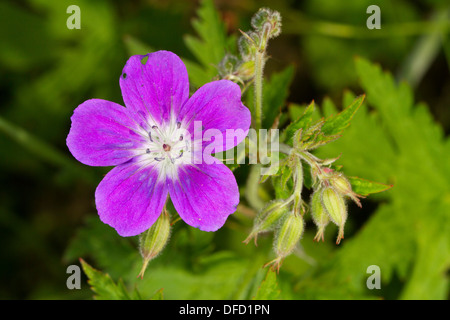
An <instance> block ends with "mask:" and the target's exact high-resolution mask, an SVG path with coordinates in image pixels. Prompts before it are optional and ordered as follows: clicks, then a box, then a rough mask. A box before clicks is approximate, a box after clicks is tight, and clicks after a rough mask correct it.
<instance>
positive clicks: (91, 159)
mask: <svg viewBox="0 0 450 320" xmlns="http://www.w3.org/2000/svg"><path fill="white" fill-rule="evenodd" d="M120 87H121V90H122V96H123V99H124V102H125V105H126V108H125V107H122V106H121V105H119V104H116V103H114V102H110V101H106V100H100V99H91V100H88V101H85V102H84V103H82V104H81V105H79V106H78V107H77V108H76V109H75V111H74V114H73V116H72V118H71V120H72V126H71V129H70V132H69V135H68V137H67V146H68V147H69V150H70V152H71V153H72V154H73V156H74V157H75V158H76V159H77V160H78V161H80V162H82V163H84V164H87V165H90V166H116V167H115V168H113V169H112V170H111V171H110V172H109V173H108V174H107V175H106V176H105V177H104V179H103V180H102V181H101V182H100V184H99V185H98V187H97V190H96V192H95V202H96V206H97V210H98V213H99V216H100V219H101V220H102V221H103V222H104V223H107V224H109V225H110V226H112V227H113V228H115V229H116V230H117V232H118V233H119V234H120V235H121V236H134V235H137V234H140V233H142V232H144V231H145V230H147V229H148V228H150V226H151V225H152V224H153V223H154V222H155V221H156V220H157V218H158V216H159V215H160V214H161V212H162V209H163V206H164V204H165V202H166V200H167V196H168V195H169V194H170V198H171V200H172V202H173V205H174V206H175V209H176V210H177V212H178V214H179V215H180V217H181V218H182V219H183V220H184V221H185V222H186V223H187V224H189V225H191V226H193V227H196V228H199V229H200V230H204V231H215V230H217V229H219V228H220V227H222V226H223V224H224V223H225V221H226V219H227V217H228V216H229V215H230V214H232V213H233V212H234V211H235V210H236V206H237V204H238V203H239V190H238V186H237V183H236V179H235V178H234V175H233V173H232V172H231V171H230V170H229V169H228V168H227V167H226V166H225V165H224V164H223V163H221V162H219V161H215V160H216V159H215V158H213V157H212V155H211V154H210V152H209V153H208V152H204V151H205V150H206V149H208V150H212V149H214V152H220V151H225V150H227V149H229V148H232V147H235V146H236V145H237V144H238V143H240V142H241V141H242V140H243V139H244V138H245V136H246V135H247V133H248V130H249V127H250V122H251V116H250V111H249V110H248V109H247V108H246V107H245V106H244V105H243V104H242V102H241V91H240V88H239V86H238V85H236V84H235V83H233V82H231V81H228V80H219V81H213V82H210V83H207V84H205V85H204V86H202V87H201V88H200V89H198V90H197V92H195V93H194V94H193V95H192V97H190V98H189V81H188V74H187V71H186V67H185V66H184V64H183V62H182V61H181V60H180V58H179V57H178V56H177V55H175V54H174V53H171V52H168V51H158V52H155V53H150V54H147V55H144V56H140V55H136V56H132V57H131V58H130V59H129V60H128V61H127V63H126V65H125V67H124V69H123V73H122V75H121V77H120ZM200 122H201V126H199V125H198V124H199V123H200ZM198 128H201V129H200V131H201V132H200V138H199V134H198V133H199V132H195V130H196V129H198ZM229 129H233V130H232V131H235V132H238V133H237V134H236V135H235V136H232V137H231V138H229V135H228V134H227V133H228V130H229ZM208 130H213V132H218V133H221V134H222V135H223V136H226V139H220V137H219V138H217V137H216V136H215V139H214V140H213V141H212V142H211V141H210V142H206V141H203V140H205V139H202V133H204V132H206V131H208ZM219 136H220V135H219ZM211 145H212V146H214V148H211ZM208 146H209V147H208ZM207 147H208V148H207Z"/></svg>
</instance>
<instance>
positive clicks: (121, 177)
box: [95, 161, 168, 237]
mask: <svg viewBox="0 0 450 320" xmlns="http://www.w3.org/2000/svg"><path fill="white" fill-rule="evenodd" d="M167 193H168V191H167V187H166V184H165V183H164V181H158V170H156V169H155V168H154V167H152V166H150V165H143V163H142V162H136V161H133V162H130V163H125V164H122V165H120V166H117V167H115V168H114V169H112V170H111V171H110V172H109V173H108V174H107V175H106V176H105V178H104V179H103V180H102V181H101V182H100V184H99V185H98V187H97V190H96V191H95V203H96V205H97V211H98V214H99V216H100V220H102V221H103V222H104V223H106V224H109V225H110V226H111V227H113V228H114V229H116V231H117V232H118V233H119V235H121V236H122V237H128V236H135V235H138V234H140V233H142V232H144V231H145V230H147V229H148V228H150V227H151V225H152V224H153V223H154V222H155V221H156V219H157V218H158V217H159V215H160V214H161V212H162V209H163V207H164V204H165V202H166V199H167Z"/></svg>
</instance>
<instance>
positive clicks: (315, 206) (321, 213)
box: [311, 190, 330, 241]
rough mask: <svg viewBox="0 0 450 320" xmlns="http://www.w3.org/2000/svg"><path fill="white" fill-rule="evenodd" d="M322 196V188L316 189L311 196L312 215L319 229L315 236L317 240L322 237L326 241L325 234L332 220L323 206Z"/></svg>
mask: <svg viewBox="0 0 450 320" xmlns="http://www.w3.org/2000/svg"><path fill="white" fill-rule="evenodd" d="M320 197H321V190H316V191H315V192H314V193H313V195H312V196H311V216H312V219H313V221H314V223H315V225H316V226H317V229H318V230H317V233H316V236H315V237H314V240H315V241H320V239H322V241H324V239H323V235H324V232H325V227H326V226H327V225H328V223H329V222H330V217H329V216H328V213H327V212H326V210H325V208H324V207H323V205H322V201H321V199H320Z"/></svg>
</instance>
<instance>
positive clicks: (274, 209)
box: [244, 200, 288, 245]
mask: <svg viewBox="0 0 450 320" xmlns="http://www.w3.org/2000/svg"><path fill="white" fill-rule="evenodd" d="M284 204H285V202H284V200H275V201H272V202H270V203H269V204H268V205H267V206H265V207H264V208H263V209H262V210H261V212H260V214H259V215H258V216H257V217H256V219H255V224H254V226H253V229H252V232H251V233H250V235H249V236H248V237H247V239H245V240H244V243H248V242H249V241H250V240H251V239H252V238H254V239H255V245H256V241H257V238H258V234H259V233H262V232H267V231H270V230H273V229H274V228H275V227H276V226H277V225H278V221H279V220H280V218H281V217H283V215H284V214H285V213H287V212H288V208H287V207H286V206H284Z"/></svg>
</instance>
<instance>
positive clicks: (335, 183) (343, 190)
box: [330, 173, 361, 207]
mask: <svg viewBox="0 0 450 320" xmlns="http://www.w3.org/2000/svg"><path fill="white" fill-rule="evenodd" d="M330 184H331V186H332V187H333V188H334V189H335V190H336V191H337V192H338V193H340V194H342V195H344V196H347V197H349V198H351V199H352V200H353V201H354V202H355V203H356V204H357V205H358V206H359V207H361V202H360V201H359V199H358V196H359V195H358V194H356V193H354V192H353V190H352V185H351V184H350V182H349V181H348V179H347V178H346V177H345V176H344V175H343V174H342V173H337V174H335V175H333V176H332V177H331V178H330Z"/></svg>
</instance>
